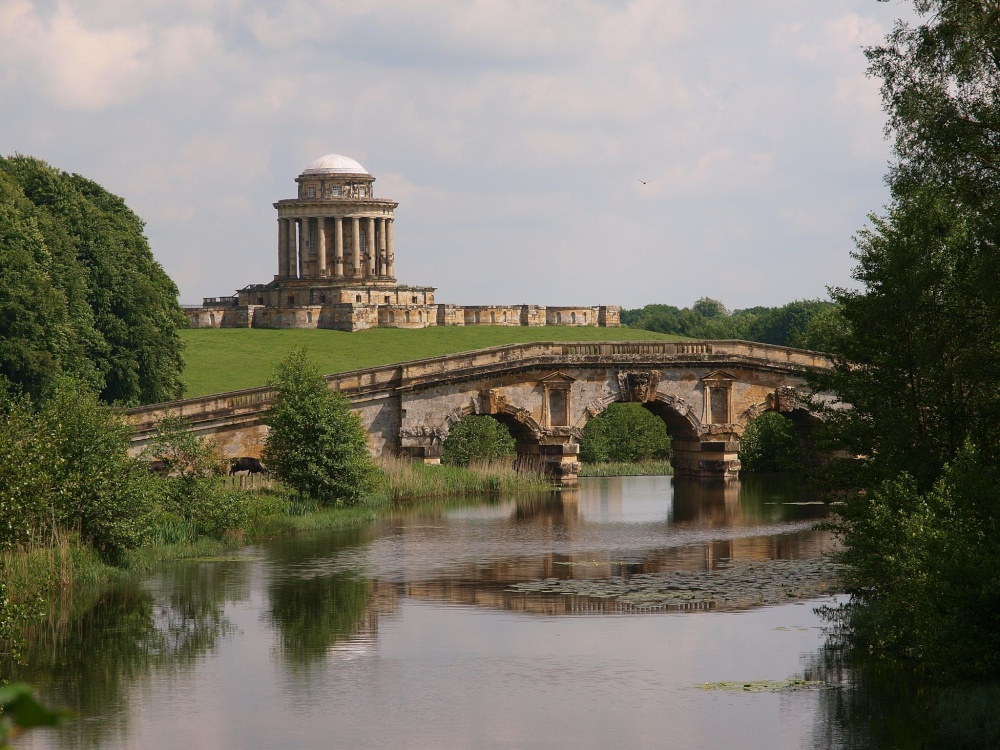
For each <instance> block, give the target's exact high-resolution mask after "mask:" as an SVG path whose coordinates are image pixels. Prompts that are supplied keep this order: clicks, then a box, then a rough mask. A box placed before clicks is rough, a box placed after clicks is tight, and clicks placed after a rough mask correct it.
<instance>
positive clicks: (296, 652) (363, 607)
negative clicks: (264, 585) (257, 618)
mask: <svg viewBox="0 0 1000 750" xmlns="http://www.w3.org/2000/svg"><path fill="white" fill-rule="evenodd" d="M370 594H371V581H369V580H367V579H359V578H355V577H354V576H352V575H345V574H330V575H319V576H315V577H313V578H287V579H283V580H280V581H278V582H276V583H274V584H272V585H271V587H270V590H269V592H268V597H269V600H270V606H271V613H270V614H271V621H272V622H273V623H274V624H275V625H276V626H277V627H278V629H279V630H280V631H281V646H282V651H283V653H284V654H285V656H286V657H287V658H288V659H290V660H291V661H294V662H301V663H305V662H310V661H313V660H315V659H320V658H322V657H323V656H324V655H325V654H326V653H327V652H328V651H329V650H330V647H331V646H333V644H335V643H336V642H337V641H341V640H344V639H346V638H349V637H351V636H353V635H354V634H355V633H356V632H357V631H358V629H359V627H360V626H361V625H362V623H363V622H364V618H365V613H366V611H367V608H368V603H369V601H370V598H371V596H370Z"/></svg>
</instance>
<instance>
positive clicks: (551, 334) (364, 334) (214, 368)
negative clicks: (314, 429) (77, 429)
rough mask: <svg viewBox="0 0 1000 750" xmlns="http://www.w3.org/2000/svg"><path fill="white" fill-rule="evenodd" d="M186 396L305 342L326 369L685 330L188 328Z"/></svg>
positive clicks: (240, 381) (243, 380)
mask: <svg viewBox="0 0 1000 750" xmlns="http://www.w3.org/2000/svg"><path fill="white" fill-rule="evenodd" d="M181 336H182V337H183V339H184V341H185V342H186V344H187V348H186V349H185V353H184V357H185V359H186V360H187V367H186V368H185V370H184V376H183V378H184V385H185V388H186V390H185V396H187V397H194V396H205V395H208V394H210V393H222V392H224V391H235V390H239V389H241V388H253V387H254V386H258V385H264V384H265V383H267V381H268V379H269V378H270V377H271V371H272V369H273V367H274V364H275V363H276V362H278V361H279V360H280V359H281V358H282V357H284V356H285V354H287V353H288V350H289V349H291V348H292V347H293V346H301V347H303V348H304V349H305V350H306V351H307V352H308V353H309V356H310V357H311V358H312V359H313V360H314V361H316V362H317V363H318V364H319V367H320V370H322V372H324V373H327V374H332V373H336V372H345V371H347V370H357V369H361V368H364V367H375V366H377V365H387V364H392V363H393V362H406V361H407V360H411V359H422V358H423V357H437V356H440V355H442V354H453V353H455V352H466V351H471V350H473V349H484V348H486V347H489V346H502V345H503V344H521V343H530V342H534V341H640V340H641V341H662V340H669V339H679V338H683V337H681V336H673V335H667V334H662V333H653V332H651V331H643V330H640V329H632V328H572V327H563V326H544V327H541V328H528V327H524V328H522V327H510V328H508V327H502V326H476V327H469V328H465V327H462V326H458V327H452V326H448V327H445V326H440V327H438V326H433V327H431V328H422V329H417V330H403V329H398V328H376V329H372V330H369V331H360V332H358V333H345V332H343V331H319V330H297V329H291V330H280V331H279V330H265V329H260V328H220V329H206V328H202V329H196V330H185V331H181Z"/></svg>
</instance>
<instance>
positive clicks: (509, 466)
mask: <svg viewBox="0 0 1000 750" xmlns="http://www.w3.org/2000/svg"><path fill="white" fill-rule="evenodd" d="M379 468H380V473H381V481H382V484H383V491H384V492H385V494H386V496H387V497H388V499H389V500H390V501H391V502H394V503H397V502H406V501H410V500H419V499H422V498H433V497H456V496H459V495H468V496H479V497H497V496H498V495H513V494H518V493H527V492H548V491H550V490H551V489H552V483H551V482H550V481H549V480H548V479H547V478H546V477H545V476H544V475H543V474H542V473H541V472H539V471H534V470H525V469H523V468H520V469H515V468H514V465H513V462H512V461H489V462H479V463H472V464H470V465H469V466H468V467H462V466H426V465H424V464H421V463H417V462H415V461H407V460H404V459H383V460H382V461H381V463H380V467H379Z"/></svg>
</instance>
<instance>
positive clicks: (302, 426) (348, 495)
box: [264, 348, 375, 505]
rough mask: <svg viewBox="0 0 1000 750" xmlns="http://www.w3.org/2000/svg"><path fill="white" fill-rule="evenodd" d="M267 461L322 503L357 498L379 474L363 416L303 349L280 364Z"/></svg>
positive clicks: (285, 479) (355, 500)
mask: <svg viewBox="0 0 1000 750" xmlns="http://www.w3.org/2000/svg"><path fill="white" fill-rule="evenodd" d="M273 385H274V387H275V389H276V390H277V392H278V393H277V395H278V398H277V402H276V403H275V405H274V406H273V407H271V409H270V411H269V412H268V415H267V423H268V424H269V425H270V428H271V430H270V432H269V434H268V436H267V443H266V445H265V448H264V460H265V462H266V463H267V465H268V466H269V467H270V469H271V470H272V471H273V472H274V473H275V474H276V475H277V477H278V478H279V479H280V480H281V481H282V482H284V483H285V484H286V485H288V486H289V487H291V488H292V489H294V490H295V491H297V492H298V493H300V494H301V495H305V496H306V497H309V498H312V499H314V500H316V501H317V502H319V503H321V504H322V505H331V504H332V505H352V504H356V503H358V502H359V501H360V500H361V498H362V497H363V495H364V493H365V490H366V489H367V488H368V487H369V486H370V483H371V481H372V479H373V477H374V472H375V465H374V464H373V463H372V460H371V457H370V456H369V454H368V437H367V435H366V433H365V429H364V426H363V425H362V424H361V418H360V417H358V415H357V414H355V413H354V412H352V411H351V407H350V403H349V402H348V401H347V399H346V398H345V397H344V396H343V395H342V394H340V393H335V392H334V391H331V390H330V389H329V388H328V387H327V385H326V381H325V380H324V379H323V376H322V375H320V373H319V370H318V369H316V366H315V365H313V364H312V363H310V362H309V361H308V360H307V359H306V355H305V352H304V351H303V350H302V349H299V348H295V349H293V350H292V351H291V352H290V353H289V354H288V356H287V357H286V358H285V359H284V360H282V361H281V362H280V363H279V364H278V366H277V368H276V369H275V378H274V382H273Z"/></svg>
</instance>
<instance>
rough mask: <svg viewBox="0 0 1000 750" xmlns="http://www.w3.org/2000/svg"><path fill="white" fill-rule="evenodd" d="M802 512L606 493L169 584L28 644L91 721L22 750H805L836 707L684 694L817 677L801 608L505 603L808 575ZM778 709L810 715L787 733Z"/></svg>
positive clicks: (390, 526)
mask: <svg viewBox="0 0 1000 750" xmlns="http://www.w3.org/2000/svg"><path fill="white" fill-rule="evenodd" d="M802 502H806V503H808V502H810V498H808V497H806V496H804V495H803V494H802V492H801V491H800V490H799V488H797V487H796V486H794V484H790V483H788V481H787V480H775V479H773V478H769V479H762V480H756V479H755V480H751V481H743V482H730V483H722V482H719V483H712V482H682V481H673V480H671V479H670V478H667V477H653V478H650V477H635V478H621V479H594V480H588V481H583V482H581V483H580V486H579V487H578V488H576V489H574V490H571V491H564V492H561V493H553V494H552V495H551V496H548V497H542V498H539V497H534V498H528V499H516V498H511V499H509V500H506V501H503V502H494V503H478V504H477V503H468V502H466V503H454V502H452V503H443V504H440V505H437V506H433V505H425V506H420V507H415V508H410V509H405V510H400V511H398V512H395V513H393V514H392V515H391V516H389V517H388V518H386V519H384V520H383V521H381V522H379V523H377V524H373V525H372V526H371V527H369V528H366V529H362V530H358V531H353V532H347V533H316V534H303V535H299V536H294V537H286V538H283V539H279V540H275V541H273V542H270V543H268V544H266V545H262V546H261V547H259V548H256V549H252V550H248V551H247V552H246V557H245V559H243V560H242V561H234V562H227V561H217V562H207V561H206V562H202V563H197V562H192V563H184V564H180V565H177V566H172V567H170V568H167V569H165V570H163V571H161V572H159V573H158V574H157V575H156V576H154V577H153V578H151V580H149V581H148V582H146V583H145V584H144V585H142V586H132V587H126V588H120V589H115V590H112V591H109V592H104V593H103V594H101V598H100V599H99V600H95V601H93V602H91V603H89V604H88V605H87V606H84V607H81V606H78V607H76V611H74V612H73V613H71V614H67V615H66V617H65V618H64V619H62V620H58V621H53V622H52V623H50V625H49V627H48V629H47V630H44V631H40V632H39V633H37V634H35V636H36V637H35V638H34V639H33V642H32V646H31V648H30V649H29V652H28V654H27V657H28V659H29V663H30V664H31V666H30V668H28V669H26V670H22V672H21V673H20V674H19V675H18V677H20V678H23V679H26V680H29V681H31V682H33V683H35V684H38V685H39V686H40V687H41V689H42V692H43V694H44V695H45V696H46V698H47V699H49V700H50V701H51V702H52V703H55V704H68V705H71V706H74V707H76V709H77V710H78V711H79V712H80V714H81V716H84V717H86V721H84V722H80V723H77V724H76V725H75V726H74V727H73V728H72V729H71V730H68V731H66V732H63V733H61V734H56V735H44V734H43V735H40V738H39V739H32V740H31V742H32V743H34V744H31V745H27V747H49V746H66V747H68V746H71V745H72V746H84V747H102V748H120V747H144V748H147V747H148V748H158V747H164V748H166V747H176V746H187V745H190V746H206V747H207V746H212V747H220V748H228V747H232V748H244V747H259V748H267V747H275V748H278V747H281V748H290V747H316V746H320V745H330V744H335V745H351V746H356V747H388V746H400V747H401V746H415V745H420V746H435V747H472V746H477V747H482V746H495V747H513V746H518V747H565V746H568V745H573V746H576V747H606V746H608V745H611V744H614V745H619V744H634V745H636V746H640V747H647V746H656V745H659V744H662V738H663V737H664V736H666V733H669V734H670V736H671V738H672V741H673V743H674V744H677V745H678V746H684V747H691V748H697V747H720V746H739V745H740V744H741V742H743V740H744V739H745V738H746V736H748V734H747V732H748V731H750V730H753V731H754V732H758V733H759V739H760V742H756V741H755V744H759V745H767V746H769V747H771V748H772V749H773V750H780V748H793V747H795V748H797V747H801V746H804V742H805V743H806V744H807V743H808V738H809V737H810V736H811V734H810V733H815V732H816V731H818V730H817V729H816V728H815V726H814V725H813V721H812V720H813V718H815V717H817V716H818V717H822V716H825V715H826V714H823V713H822V711H834V709H832V708H829V707H828V706H827V703H824V701H829V700H831V699H830V698H827V697H825V696H822V697H821V696H819V695H816V694H810V696H806V697H796V698H789V697H787V696H785V697H782V696H773V695H772V696H754V697H752V698H750V699H749V702H746V701H744V702H741V701H742V696H736V697H735V698H734V696H731V695H725V696H720V695H715V694H710V693H708V694H706V693H701V692H699V691H695V690H694V689H693V688H692V686H693V685H696V684H699V683H702V682H711V681H717V680H733V679H737V680H738V679H784V678H786V677H789V676H791V675H792V674H794V673H797V672H800V671H801V670H802V669H804V668H805V669H816V670H818V669H820V666H819V665H818V663H817V664H812V663H810V664H806V665H805V666H803V662H802V658H801V654H803V653H810V654H816V653H817V649H818V648H819V646H820V645H821V643H822V635H821V633H820V631H819V621H818V620H817V618H816V617H815V616H814V615H813V614H812V612H811V607H808V606H807V607H795V606H794V605H792V606H788V607H777V608H770V609H758V610H753V611H750V612H746V613H733V614H720V615H708V616H701V615H697V616H693V617H687V616H672V615H663V614H657V615H643V616H638V617H633V616H619V617H606V616H602V614H601V613H603V612H606V611H611V610H612V609H613V608H609V607H608V606H606V605H605V604H602V603H601V602H599V601H590V602H582V601H580V600H579V599H578V598H577V597H569V596H525V595H523V594H518V593H515V592H512V591H510V590H509V589H510V586H511V584H513V583H518V582H523V581H532V580H538V579H542V578H559V579H581V580H588V579H604V578H611V577H616V576H622V577H629V576H637V575H642V574H647V573H663V572H671V571H678V570H688V571H698V570H713V569H715V568H717V567H718V566H719V565H720V563H722V562H723V561H727V560H733V559H736V560H759V561H764V560H779V559H780V560H797V559H809V558H814V557H817V556H819V555H821V554H823V553H824V552H826V551H828V550H829V549H831V548H832V546H833V540H832V539H831V538H830V536H829V535H828V534H826V533H825V532H819V531H816V530H814V529H813V524H814V522H815V520H816V519H817V518H819V517H821V516H822V513H823V510H824V509H823V507H822V506H817V505H801V504H795V503H802ZM565 614H571V615H575V616H573V617H565V616H561V617H551V616H550V615H565ZM581 614H583V615H591V616H580V615H581ZM538 615H542V616H541V617H539V616H538ZM796 701H798V703H796ZM800 704H801V705H800ZM789 705H791V706H793V709H794V710H793V709H788V710H793V713H794V714H795V715H799V714H801V715H802V716H804V717H807V720H803V721H804V723H803V724H802V726H801V727H798V728H794V731H793V730H791V729H789V728H788V727H787V726H784V728H782V727H783V724H782V721H783V720H784V719H783V717H784V716H785V714H784V713H781V711H783V710H785V709H783V708H782V707H783V706H785V707H787V706H789ZM838 710H839V709H838ZM373 717H377V719H378V720H377V721H373ZM720 717H724V718H720ZM779 718H781V719H782V721H779ZM834 720H835V722H836V723H837V726H838V727H839V726H841V725H842V724H843V720H842V718H841V717H839V716H835V717H834ZM816 726H819V725H818V724H816ZM753 736H755V737H757V736H758V735H753ZM817 746H819V745H817Z"/></svg>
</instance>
